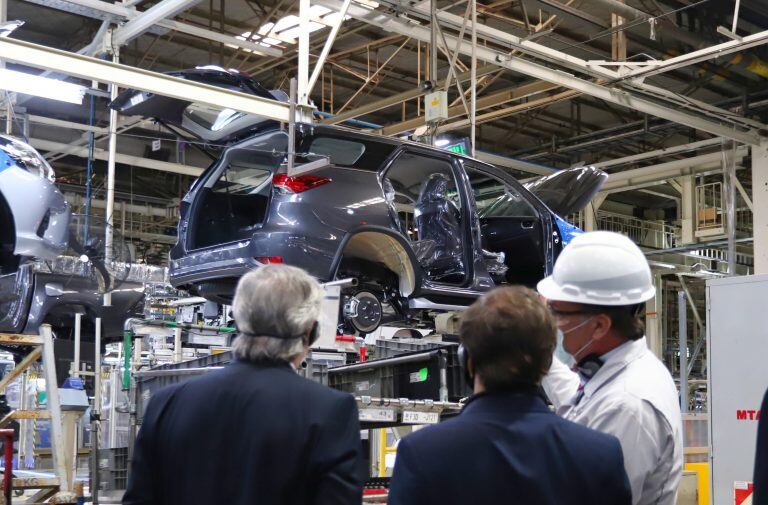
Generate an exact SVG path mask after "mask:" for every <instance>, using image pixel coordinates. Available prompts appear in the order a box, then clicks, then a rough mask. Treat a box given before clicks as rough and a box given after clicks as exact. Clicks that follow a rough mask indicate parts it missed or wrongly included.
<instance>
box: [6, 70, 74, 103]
mask: <svg viewBox="0 0 768 505" xmlns="http://www.w3.org/2000/svg"><path fill="white" fill-rule="evenodd" d="M0 89H5V90H8V91H15V92H16V93H23V94H26V95H34V96H39V97H41V98H50V99H51V100H59V101H62V102H69V103H75V104H78V105H82V103H83V95H85V86H78V85H77V84H72V83H71V82H64V81H60V80H58V79H49V78H48V77H40V76H39V75H33V74H26V73H24V72H17V71H15V70H8V69H7V68H4V69H0Z"/></svg>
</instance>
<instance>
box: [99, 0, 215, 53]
mask: <svg viewBox="0 0 768 505" xmlns="http://www.w3.org/2000/svg"><path fill="white" fill-rule="evenodd" d="M200 1H201V0H162V1H161V2H159V3H156V4H155V5H153V6H152V7H150V8H149V9H147V10H145V11H144V12H142V13H141V14H139V15H137V16H135V17H134V18H133V19H131V20H130V21H128V22H127V23H125V24H124V25H123V26H121V27H119V28H117V29H116V30H115V31H114V32H113V33H112V44H113V45H114V46H118V47H119V46H122V45H125V44H127V43H128V42H130V41H131V40H133V39H135V38H136V37H138V36H139V35H141V34H143V33H144V32H146V31H147V30H149V29H150V28H151V27H152V26H153V25H155V24H157V23H158V22H160V21H162V20H163V19H166V18H172V17H174V16H176V15H177V14H179V13H180V12H182V11H184V10H186V9H188V8H190V7H192V6H193V5H195V4H196V3H199V2H200Z"/></svg>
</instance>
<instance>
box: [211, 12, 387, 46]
mask: <svg viewBox="0 0 768 505" xmlns="http://www.w3.org/2000/svg"><path fill="white" fill-rule="evenodd" d="M373 4H375V5H376V6H378V3H376V2H365V3H364V5H366V6H371V5H373ZM372 8H375V7H372ZM339 15H340V13H339V12H334V11H331V9H329V8H327V7H323V6H322V5H313V6H311V7H310V8H309V17H310V22H309V33H313V32H316V31H318V30H322V29H323V28H326V27H327V25H329V24H334V23H336V21H338V19H339ZM344 19H345V20H347V19H350V16H348V15H347V16H344ZM320 21H322V23H321V22H320ZM251 33H252V32H250V31H248V32H243V33H242V34H240V35H237V36H236V38H237V39H240V40H254V42H256V43H258V44H259V45H260V46H264V47H273V46H279V45H280V44H295V43H296V39H297V38H298V37H299V34H300V33H301V29H300V28H299V16H297V15H295V14H288V15H287V16H283V17H282V18H280V19H278V20H277V22H275V23H271V22H270V23H265V24H263V25H261V27H260V28H259V29H258V31H257V32H256V33H257V34H258V35H259V37H258V38H256V37H251ZM270 35H272V36H271V37H270ZM275 37H280V39H277V38H275ZM225 45H227V46H228V47H237V46H235V45H232V44H225ZM244 51H248V52H252V51H250V50H249V49H244Z"/></svg>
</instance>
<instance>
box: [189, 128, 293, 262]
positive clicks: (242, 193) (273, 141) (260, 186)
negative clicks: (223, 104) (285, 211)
mask: <svg viewBox="0 0 768 505" xmlns="http://www.w3.org/2000/svg"><path fill="white" fill-rule="evenodd" d="M287 145H288V142H287V135H286V134H285V133H283V132H272V133H269V134H266V135H261V136H259V137H256V138H255V139H251V140H249V141H246V142H243V143H241V144H238V145H236V146H233V147H231V148H229V149H227V150H226V151H225V152H224V155H223V156H222V158H221V161H220V162H219V164H218V165H217V166H216V167H215V168H214V169H213V170H212V171H211V173H210V175H209V176H208V177H207V179H206V180H205V181H203V183H202V184H201V185H200V186H199V187H198V188H197V193H198V194H197V195H196V196H195V205H194V207H193V208H192V214H191V216H190V219H189V225H188V227H187V229H188V230H189V231H188V236H187V248H188V249H190V250H191V249H201V248H205V247H210V246H215V245H220V244H225V243H229V242H236V241H239V240H246V239H250V238H251V237H252V236H253V232H254V230H255V229H257V228H258V227H259V226H261V224H262V223H263V222H264V218H265V217H266V215H267V209H268V207H269V200H270V198H271V194H272V178H273V176H274V174H276V173H277V171H278V169H279V168H280V166H281V164H282V163H283V160H284V159H285V153H286V148H287Z"/></svg>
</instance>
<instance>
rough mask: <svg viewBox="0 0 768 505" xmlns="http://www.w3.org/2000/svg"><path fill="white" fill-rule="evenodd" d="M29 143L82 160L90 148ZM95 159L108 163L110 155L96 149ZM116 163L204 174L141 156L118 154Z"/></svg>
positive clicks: (179, 172)
mask: <svg viewBox="0 0 768 505" xmlns="http://www.w3.org/2000/svg"><path fill="white" fill-rule="evenodd" d="M29 143H30V144H31V145H32V147H34V148H35V149H38V150H40V151H49V152H55V153H62V154H66V155H71V156H77V157H80V158H87V157H88V148H87V147H84V146H72V145H70V144H64V143H61V142H54V141H51V140H44V139H35V138H32V139H29ZM93 157H94V158H96V159H97V160H103V161H108V159H109V153H108V152H107V150H105V149H98V148H95V149H94V150H93ZM115 161H116V162H117V163H120V164H123V165H132V166H135V167H142V168H148V169H150V170H159V171H162V172H172V173H174V174H182V175H191V176H193V177H198V176H199V175H200V174H201V173H203V169H202V168H197V167H191V166H188V165H181V164H179V163H168V162H165V161H158V160H150V159H147V158H144V157H141V156H133V155H130V154H121V153H117V154H116V155H115Z"/></svg>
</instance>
